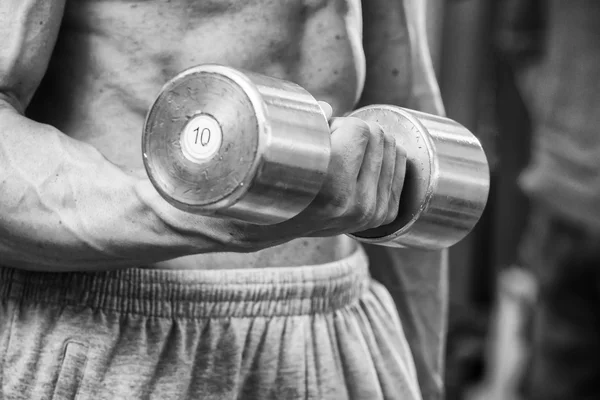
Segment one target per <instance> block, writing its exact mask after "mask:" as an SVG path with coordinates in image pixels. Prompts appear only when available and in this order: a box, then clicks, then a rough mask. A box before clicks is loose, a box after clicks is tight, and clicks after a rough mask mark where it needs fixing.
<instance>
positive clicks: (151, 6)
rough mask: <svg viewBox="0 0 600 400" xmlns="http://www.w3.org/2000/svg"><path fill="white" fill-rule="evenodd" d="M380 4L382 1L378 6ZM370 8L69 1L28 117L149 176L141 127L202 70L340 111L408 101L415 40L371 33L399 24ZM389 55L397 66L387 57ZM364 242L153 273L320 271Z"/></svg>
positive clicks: (293, 0)
mask: <svg viewBox="0 0 600 400" xmlns="http://www.w3.org/2000/svg"><path fill="white" fill-rule="evenodd" d="M377 1H379V2H380V3H381V0H377ZM377 1H375V0H372V1H371V3H373V6H371V7H372V8H373V9H375V7H376V6H377V5H376V4H375V3H377ZM387 2H388V1H387V0H385V1H384V3H387ZM397 3H400V2H397ZM365 4H368V2H367V3H365ZM364 8H365V6H364V5H361V3H360V0H249V1H235V0H203V1H197V0H170V1H165V0H146V1H106V0H78V1H75V0H73V1H67V2H66V4H65V8H64V14H63V17H62V21H60V31H59V33H58V39H57V42H56V45H55V48H54V51H53V53H52V57H51V59H50V63H49V66H48V69H47V71H46V74H45V77H44V79H43V80H42V82H41V85H40V87H39V88H38V90H37V91H36V93H35V96H34V97H33V100H32V102H31V104H30V106H29V107H28V109H27V116H28V117H30V118H32V119H33V120H35V121H38V122H43V123H46V124H50V125H52V126H54V127H56V128H58V129H59V130H60V131H61V132H63V133H64V134H66V135H68V136H70V137H71V138H73V139H76V140H78V141H81V142H84V143H88V144H90V145H92V146H93V147H95V148H96V149H98V150H99V152H100V153H101V154H102V155H103V156H104V157H105V158H106V159H107V160H109V161H110V162H111V163H113V164H115V165H117V166H118V167H120V168H121V169H122V170H124V171H126V172H127V173H129V174H132V175H136V174H143V169H142V168H143V165H142V157H141V150H140V148H141V132H142V126H143V121H144V118H145V115H146V112H147V110H148V108H149V106H150V105H151V104H152V102H153V100H154V98H155V97H156V95H157V93H158V92H159V90H160V89H161V87H162V86H163V85H164V83H166V81H167V80H169V79H170V78H172V77H173V76H175V75H176V74H177V73H179V72H180V71H182V70H183V69H186V68H189V67H191V66H194V65H198V64H202V63H219V64H224V65H228V66H231V67H237V68H244V69H247V70H252V71H255V72H258V73H262V74H265V75H270V76H274V77H278V78H283V79H286V80H290V81H293V82H296V83H298V84H299V85H301V86H303V87H304V88H306V89H307V90H308V91H309V92H311V94H313V95H314V96H315V97H316V98H317V99H319V100H323V101H326V102H328V103H329V104H331V105H332V106H333V109H334V113H335V115H343V114H345V113H347V112H349V111H351V110H352V109H353V108H354V107H355V106H356V105H357V103H358V102H359V100H360V99H361V95H362V96H363V100H362V101H363V102H365V101H368V98H367V99H365V97H368V96H369V95H373V96H377V95H378V94H380V93H381V92H382V90H380V88H383V87H386V85H387V87H388V89H391V90H388V92H389V93H394V94H392V95H390V94H389V93H388V94H385V95H379V96H378V97H379V99H377V101H378V102H382V103H383V102H388V103H401V102H403V101H405V100H406V98H405V97H406V95H407V93H408V88H407V86H406V85H407V82H408V80H409V74H408V72H407V71H408V69H409V68H408V57H407V56H406V52H407V41H408V39H407V33H406V31H405V30H403V28H396V31H394V30H393V29H392V30H381V29H380V30H375V29H374V28H370V25H369V22H370V21H369V18H371V19H376V18H377V19H378V20H379V21H382V19H385V18H388V19H390V18H391V19H392V20H393V18H394V16H393V9H391V11H392V17H390V16H387V17H386V16H382V15H379V16H378V15H375V14H374V13H376V11H373V10H364ZM382 8H383V7H382ZM384 9H385V8H384ZM388 9H389V8H388ZM400 17H401V13H400V12H398V13H397V15H396V18H400ZM392 22H393V21H392ZM396 22H397V21H396ZM383 25H384V26H385V24H383ZM389 25H390V26H396V27H402V26H403V25H404V24H401V23H396V24H395V25H392V24H389ZM382 35H383V37H384V39H387V40H388V41H392V40H395V41H396V42H395V44H396V48H397V49H398V50H397V51H396V52H395V53H394V52H391V53H389V52H388V53H386V56H381V54H383V53H384V52H385V50H386V47H385V43H386V40H381V37H382ZM376 39H377V40H376ZM369 42H372V43H373V46H369ZM375 43H378V44H377V45H375ZM363 44H365V46H363ZM386 57H388V58H390V57H391V58H392V60H391V61H386V60H384V61H383V62H381V59H385V58H386ZM394 57H395V58H394ZM372 60H373V61H372ZM378 60H379V61H378ZM367 66H369V71H368V72H367ZM380 72H383V73H380ZM374 76H385V79H381V78H373V77H374ZM365 80H366V81H367V86H366V87H365ZM363 89H364V90H363ZM378 90H379V92H378ZM390 96H391V98H390ZM115 229H118V227H115ZM355 246H356V243H355V242H353V241H352V240H351V239H349V238H348V237H347V236H335V237H327V238H299V239H296V240H292V241H290V242H288V243H285V244H282V245H279V246H275V247H271V248H267V249H264V250H260V251H258V252H253V253H206V254H199V255H193V256H185V257H179V258H176V259H172V260H168V261H163V262H159V263H156V264H153V266H154V267H159V268H247V267H269V266H295V265H309V264H320V263H325V262H330V261H335V260H338V259H341V258H343V257H345V256H347V255H348V254H350V253H351V252H352V251H353V249H354V248H355Z"/></svg>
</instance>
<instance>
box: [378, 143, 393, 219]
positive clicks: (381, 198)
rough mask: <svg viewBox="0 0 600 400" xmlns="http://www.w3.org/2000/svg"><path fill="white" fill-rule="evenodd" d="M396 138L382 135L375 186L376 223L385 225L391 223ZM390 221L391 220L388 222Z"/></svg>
mask: <svg viewBox="0 0 600 400" xmlns="http://www.w3.org/2000/svg"><path fill="white" fill-rule="evenodd" d="M396 154H397V151H396V138H395V136H394V135H392V134H389V133H385V134H384V148H383V162H382V164H381V173H380V174H379V184H378V186H377V210H378V211H379V214H378V215H377V218H376V219H377V223H378V226H379V225H385V224H388V223H390V222H392V221H393V219H391V218H393V217H392V215H391V213H390V212H389V211H390V210H389V208H390V207H389V204H390V200H391V196H392V184H393V183H394V170H395V169H396ZM390 219H391V220H390Z"/></svg>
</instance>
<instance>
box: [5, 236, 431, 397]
mask: <svg viewBox="0 0 600 400" xmlns="http://www.w3.org/2000/svg"><path fill="white" fill-rule="evenodd" d="M0 383H1V388H2V396H0V397H1V398H3V399H74V398H79V399H111V400H112V399H368V400H371V399H373V400H374V399H406V400H417V399H421V394H420V392H419V387H418V383H417V377H416V373H415V368H414V363H413V358H412V356H411V353H410V349H409V347H408V344H407V342H406V338H405V336H404V332H403V330H402V326H401V324H400V320H399V318H398V314H397V312H396V309H395V306H394V303H393V301H392V299H391V297H390V295H389V293H388V292H387V291H386V290H385V289H384V288H383V287H382V286H381V285H380V284H378V283H376V282H375V281H373V280H372V279H371V278H370V275H369V271H368V264H367V258H366V255H365V254H364V251H363V250H362V249H360V248H359V250H358V251H357V252H356V253H354V254H353V255H351V256H350V257H348V258H347V259H344V260H342V261H340V262H335V263H330V264H325V265H319V266H309V267H293V268H268V269H247V270H208V271H207V270H199V271H189V270H186V271H171V270H150V269H129V270H123V271H112V272H102V273H39V272H24V271H17V270H14V269H8V268H4V269H0Z"/></svg>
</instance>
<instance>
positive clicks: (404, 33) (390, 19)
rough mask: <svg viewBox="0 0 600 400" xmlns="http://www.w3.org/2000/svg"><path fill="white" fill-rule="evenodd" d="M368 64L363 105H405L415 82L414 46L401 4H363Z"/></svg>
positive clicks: (365, 0) (395, 0) (379, 0)
mask: <svg viewBox="0 0 600 400" xmlns="http://www.w3.org/2000/svg"><path fill="white" fill-rule="evenodd" d="M362 13H363V47H364V51H365V58H366V64H367V74H366V80H365V88H364V90H363V95H362V98H361V105H366V104H373V103H380V104H381V103H384V104H394V105H406V104H407V102H408V100H409V97H410V91H411V89H410V86H411V80H412V68H411V58H412V57H411V43H410V36H409V30H408V26H407V23H406V14H405V7H404V4H403V1H402V0H362Z"/></svg>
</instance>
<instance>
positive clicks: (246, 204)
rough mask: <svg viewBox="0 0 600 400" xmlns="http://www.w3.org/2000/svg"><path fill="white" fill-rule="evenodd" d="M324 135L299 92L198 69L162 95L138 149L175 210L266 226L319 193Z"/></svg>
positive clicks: (311, 102)
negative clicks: (140, 147)
mask: <svg viewBox="0 0 600 400" xmlns="http://www.w3.org/2000/svg"><path fill="white" fill-rule="evenodd" d="M328 132H329V126H328V123H327V119H326V117H325V115H324V114H323V111H322V110H321V108H320V107H319V105H318V103H317V102H316V101H315V99H314V98H313V97H312V96H311V95H310V94H309V93H308V92H307V91H306V90H304V89H303V88H302V87H300V86H298V85H295V84H293V83H290V82H286V81H282V80H279V79H274V78H269V77H265V76H262V75H257V74H253V73H250V72H241V71H239V70H235V69H233V68H228V67H225V66H220V65H202V66H198V67H195V68H191V69H189V70H186V71H184V72H182V73H181V74H179V75H178V76H176V77H175V78H173V79H172V80H171V81H170V82H169V83H167V85H165V87H164V88H163V89H162V91H161V93H160V95H159V96H158V98H157V99H156V101H155V102H154V104H153V105H152V107H151V109H150V111H149V113H148V116H147V118H146V123H145V126H144V133H143V141H142V142H143V144H142V147H143V148H142V151H143V159H144V165H145V167H146V171H147V173H148V176H149V177H150V180H151V181H152V183H153V184H154V186H155V187H156V189H157V190H158V192H159V193H160V194H161V195H162V196H163V197H164V198H165V199H166V200H167V201H169V202H170V203H171V204H172V205H174V206H175V207H177V208H180V209H183V210H185V211H188V212H192V213H199V214H205V215H216V216H224V217H232V218H237V219H241V220H244V221H248V222H252V223H257V224H274V223H278V222H282V221H285V220H288V219H290V218H292V217H294V216H295V215H297V214H298V213H299V212H300V211H302V210H303V209H304V208H306V207H307V206H308V204H309V203H310V202H311V201H312V200H313V199H314V197H315V196H316V194H317V193H318V191H319V189H320V188H321V185H322V183H323V181H324V179H325V176H326V173H327V167H328V164H329V152H330V139H329V134H328Z"/></svg>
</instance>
